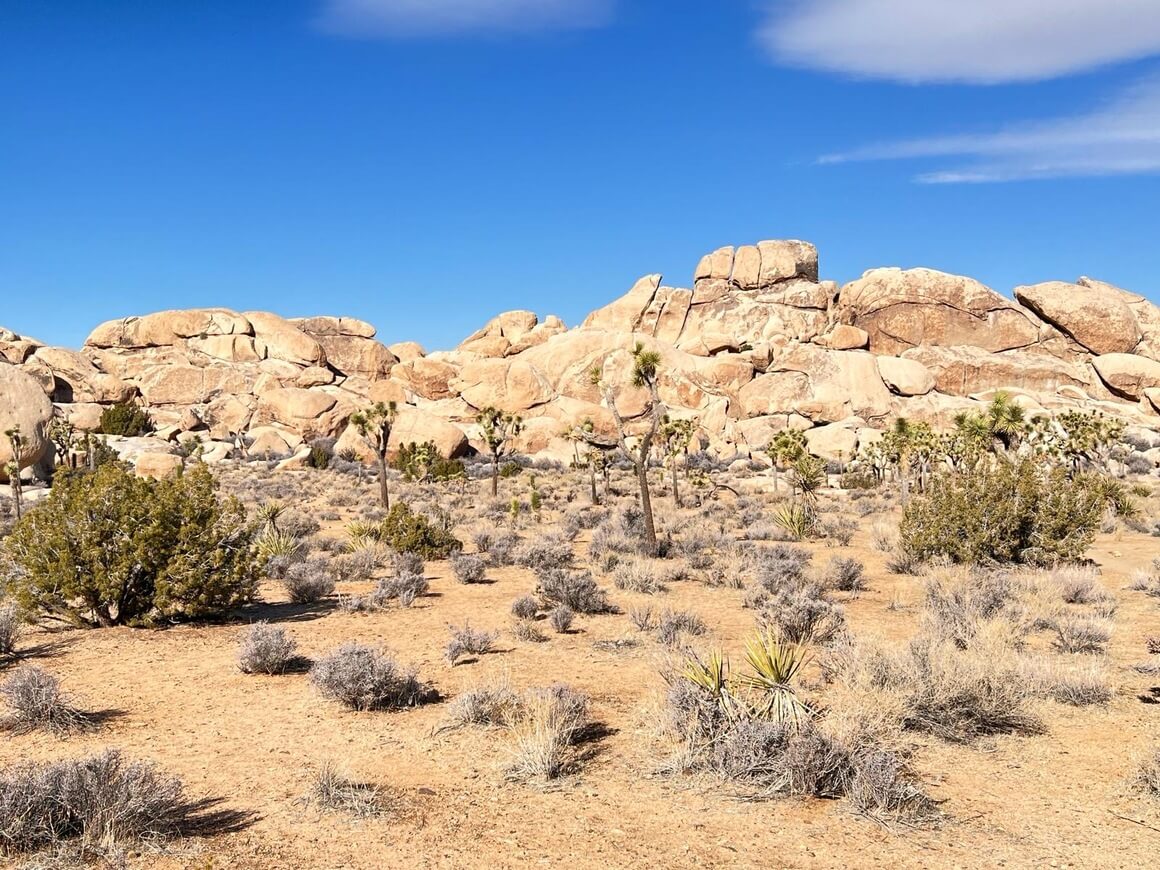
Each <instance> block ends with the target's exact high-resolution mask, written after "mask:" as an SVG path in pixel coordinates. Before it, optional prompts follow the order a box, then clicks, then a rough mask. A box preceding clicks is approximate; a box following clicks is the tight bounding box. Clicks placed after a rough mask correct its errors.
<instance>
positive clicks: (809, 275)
mask: <svg viewBox="0 0 1160 870" xmlns="http://www.w3.org/2000/svg"><path fill="white" fill-rule="evenodd" d="M757 248H758V250H759V251H760V252H761V281H760V286H762V287H769V286H772V285H773V284H776V283H778V282H779V281H788V280H790V279H791V278H805V279H806V280H807V281H817V280H818V249H817V248H815V247H814V246H813V245H811V244H810V243H809V242H800V241H796V240H791V241H771V242H759V243H758V245H757Z"/></svg>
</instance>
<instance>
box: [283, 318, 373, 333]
mask: <svg viewBox="0 0 1160 870" xmlns="http://www.w3.org/2000/svg"><path fill="white" fill-rule="evenodd" d="M290 323H292V324H293V325H294V326H296V327H298V328H299V329H301V330H302V331H303V332H305V333H306V334H307V335H309V336H312V337H314V338H317V337H318V336H320V335H348V336H353V337H355V338H374V337H375V332H376V330H375V328H374V327H373V326H371V325H370V324H369V323H367V322H366V321H365V320H356V319H355V318H353V317H297V318H294V319H293V320H291V321H290Z"/></svg>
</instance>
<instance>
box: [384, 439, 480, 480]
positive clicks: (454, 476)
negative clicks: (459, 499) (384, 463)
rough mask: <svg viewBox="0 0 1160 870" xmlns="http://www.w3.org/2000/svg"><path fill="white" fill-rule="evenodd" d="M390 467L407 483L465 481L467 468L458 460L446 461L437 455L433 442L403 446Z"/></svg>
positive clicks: (437, 450) (412, 443)
mask: <svg viewBox="0 0 1160 870" xmlns="http://www.w3.org/2000/svg"><path fill="white" fill-rule="evenodd" d="M391 467H392V468H394V469H396V470H397V471H401V472H402V473H403V479H404V480H407V481H411V480H419V481H427V480H438V481H447V480H465V479H466V478H467V468H466V466H464V464H463V463H462V462H461V461H460V460H458V459H447V458H445V457H443V456H441V455H440V454H439V448H437V447H436V446H435V442H434V441H428V442H427V443H426V444H416V443H415V442H414V441H412V442H411V443H410V444H404V445H403V446H402V447H400V448H399V453H398V455H397V456H396V457H395V461H394V462H392V463H391Z"/></svg>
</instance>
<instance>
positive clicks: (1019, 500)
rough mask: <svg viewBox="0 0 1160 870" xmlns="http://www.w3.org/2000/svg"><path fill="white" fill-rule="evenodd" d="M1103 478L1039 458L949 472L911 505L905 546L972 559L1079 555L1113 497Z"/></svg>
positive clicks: (924, 553)
mask: <svg viewBox="0 0 1160 870" xmlns="http://www.w3.org/2000/svg"><path fill="white" fill-rule="evenodd" d="M1098 477H1099V476H1098V475H1090V474H1080V475H1076V476H1075V477H1069V476H1068V474H1067V472H1066V470H1065V469H1063V468H1054V469H1044V468H1043V467H1042V466H1041V465H1040V464H1039V463H1036V462H1034V461H1032V460H1023V461H1021V462H1016V463H1006V462H998V463H995V464H993V465H981V466H979V467H977V468H974V469H970V470H967V471H964V472H961V473H950V474H945V475H941V476H939V477H938V478H936V479H935V481H934V482H933V484H932V486H931V489H930V492H929V493H928V494H927V495H926V496H924V497H921V498H915V499H913V500H912V501H911V503H910V504H909V505H908V506H907V508H906V511H905V513H904V514H903V517H902V524H901V526H900V528H899V544H900V547H901V549H902V551H903V553H905V554H906V555H908V556H911V557H913V558H916V559H921V560H925V559H929V558H931V557H934V556H945V557H947V558H949V559H951V560H952V561H953V562H959V563H964V564H968V565H982V564H990V563H999V564H1009V563H1024V564H1030V565H1050V564H1054V563H1056V562H1059V561H1074V560H1076V559H1079V558H1081V557H1082V556H1083V554H1084V553H1085V552H1086V551H1087V548H1088V547H1089V546H1091V543H1092V540H1093V539H1094V538H1095V533H1096V531H1097V530H1098V528H1099V525H1100V518H1101V517H1102V515H1103V513H1104V509H1105V507H1106V506H1107V505H1108V503H1109V501H1110V498H1111V496H1110V493H1109V490H1108V488H1107V487H1106V486H1101V485H1100V481H1099V480H1098Z"/></svg>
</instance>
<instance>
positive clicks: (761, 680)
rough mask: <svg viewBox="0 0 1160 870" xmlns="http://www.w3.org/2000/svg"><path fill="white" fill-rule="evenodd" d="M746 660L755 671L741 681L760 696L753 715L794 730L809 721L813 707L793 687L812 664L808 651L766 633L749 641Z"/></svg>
mask: <svg viewBox="0 0 1160 870" xmlns="http://www.w3.org/2000/svg"><path fill="white" fill-rule="evenodd" d="M745 660H746V661H747V662H748V663H749V667H750V668H751V671H750V672H749V673H745V674H741V675H740V676H739V677H738V678H737V680H738V683H739V684H740V685H742V686H744V687H746V688H747V689H750V690H751V691H752V692H753V693H754V694H756V695H757V700H756V701H755V703H754V704H753V706H752V713H753V715H755V716H757V717H758V718H761V719H768V720H770V721H773V722H777V723H778V724H780V725H788V726H791V727H794V728H796V727H798V726H799V725H801V724H802V723H803V722H805V721H806V720H807V719H808V718H809V716H810V709H809V707H808V706H806V704H805V702H803V701H802V700H801V699H800V698H799V697H798V696H797V692H796V691H795V690H794V688H793V686H792V685H791V684H792V682H793V679H794V677H796V676H797V674H798V672H799V671H800V670H801V669H802V668H803V667H804V666H805V664H806V662H808V661H809V654H808V652H807V651H806V649H805V647H803V646H801V645H799V644H795V643H789V642H787V641H785V640H783V639H781V638H780V637H778V636H777V634H776V633H775V632H774V631H772V630H766V631H765V632H764V633H758V634H754V635H752V636H751V637H750V638H749V639H748V640H746V642H745Z"/></svg>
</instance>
